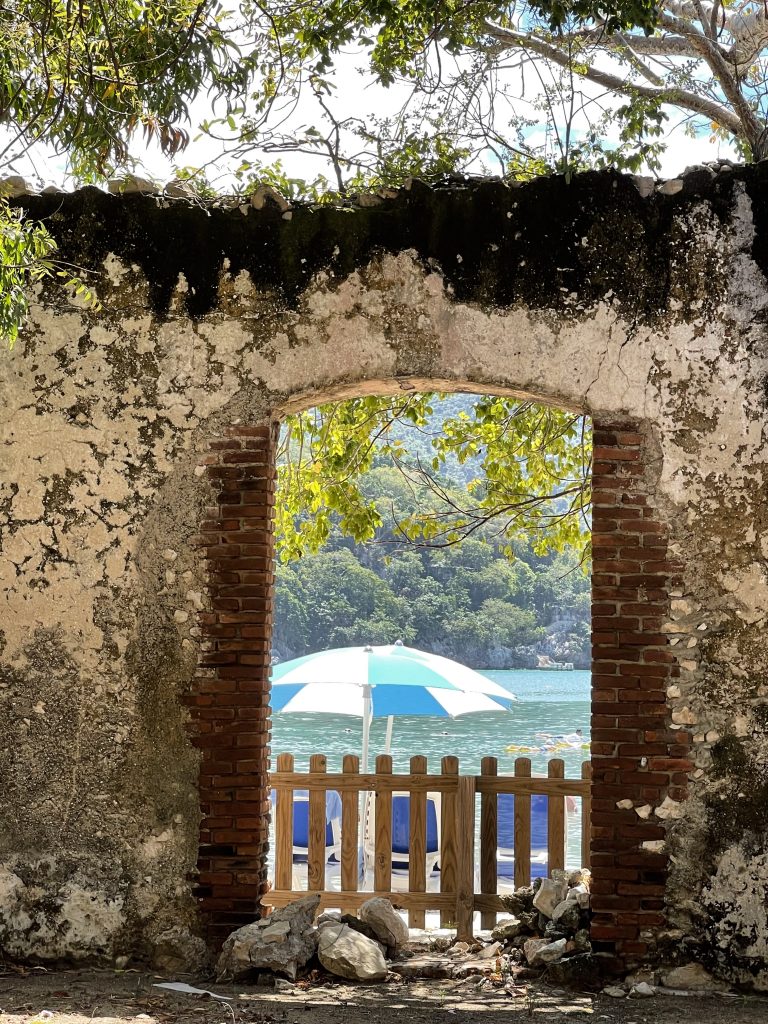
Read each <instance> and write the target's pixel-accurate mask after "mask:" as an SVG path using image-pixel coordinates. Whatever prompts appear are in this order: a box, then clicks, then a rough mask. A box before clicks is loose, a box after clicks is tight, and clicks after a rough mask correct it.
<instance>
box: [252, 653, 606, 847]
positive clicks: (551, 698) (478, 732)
mask: <svg viewBox="0 0 768 1024" xmlns="http://www.w3.org/2000/svg"><path fill="white" fill-rule="evenodd" d="M482 674H483V675H485V676H487V677H488V678H489V679H493V680H494V681H495V682H497V683H499V684H500V685H501V686H503V687H505V688H506V689H508V690H510V691H511V692H512V693H514V694H515V696H516V697H517V698H518V700H517V703H515V704H513V705H512V708H511V710H510V711H498V712H484V713H482V714H474V715H464V716H462V717H460V718H455V719H451V718H437V717H432V716H429V717H426V716H424V717H416V716H409V715H402V716H399V717H397V718H395V721H394V732H393V737H392V760H393V766H394V770H395V771H396V772H397V771H402V772H407V771H408V762H409V759H410V758H411V757H412V756H413V755H415V754H422V755H425V756H426V758H427V764H428V770H429V771H430V772H439V770H440V759H441V758H442V757H443V756H445V755H447V754H453V755H455V756H456V757H458V758H459V771H460V772H462V773H467V774H470V773H471V774H475V773H478V772H479V770H480V761H481V760H482V758H484V757H487V756H493V757H496V758H498V762H499V774H512V773H513V771H514V761H515V758H516V757H521V756H524V757H530V759H531V766H532V770H533V773H534V774H541V775H546V773H547V762H548V761H549V760H550V758H552V757H559V758H562V759H563V761H564V762H565V774H566V776H567V777H572V778H579V777H580V774H581V764H582V762H583V761H587V760H589V750H588V749H568V750H559V751H557V752H555V753H547V752H544V751H542V750H541V749H540V748H541V747H542V745H543V744H544V742H545V740H544V738H543V737H542V734H550V735H563V734H568V733H572V732H574V731H575V730H576V729H582V730H583V734H584V742H585V744H586V743H588V742H589V711H590V692H589V691H590V673H589V672H588V671H554V672H553V671H548V670H546V669H538V670H512V671H490V670H489V671H487V672H483V673H482ZM385 729H386V719H383V718H382V719H374V720H373V724H372V727H371V758H370V765H371V770H372V769H373V763H374V758H375V756H376V754H378V753H383V752H384V737H385ZM361 734H362V721H361V719H359V718H354V717H351V716H349V715H339V714H333V713H328V714H313V715H299V714H285V713H282V712H280V713H277V714H274V715H273V718H272V755H273V762H272V763H273V764H274V757H275V756H276V755H277V754H280V753H290V754H293V756H294V758H295V766H296V771H307V770H308V767H309V756H310V754H325V755H326V757H327V759H328V771H331V772H333V771H340V770H341V761H342V757H343V756H344V754H347V753H349V754H358V755H359V754H360V745H361ZM510 745H516V746H520V747H535V748H537V749H536V751H535V752H527V751H526V752H523V751H521V752H508V751H507V749H506V748H507V747H508V746H510ZM577 803H579V804H580V801H578V802H577ZM580 811H581V808H580V807H579V808H578V810H577V812H576V813H575V814H570V815H569V818H568V833H569V839H568V866H569V867H577V866H579V834H580V820H581V814H580Z"/></svg>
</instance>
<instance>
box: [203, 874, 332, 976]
mask: <svg viewBox="0 0 768 1024" xmlns="http://www.w3.org/2000/svg"><path fill="white" fill-rule="evenodd" d="M319 905H320V896H319V895H318V894H316V893H311V894H309V895H307V896H303V897H302V898H301V899H298V900H295V901H294V902H293V903H289V904H288V906H287V907H283V908H282V909H280V910H276V911H275V912H274V913H273V914H272V915H271V916H270V917H264V918H261V920H259V921H254V922H253V924H247V925H245V927H243V928H238V929H237V931H234V932H232V934H231V935H230V936H229V937H228V938H227V939H226V940H225V942H224V946H223V948H222V951H221V956H220V957H219V960H218V963H217V964H216V978H217V980H218V981H230V980H231V981H237V980H238V979H240V978H242V977H244V976H246V975H248V974H250V973H251V972H252V971H258V970H268V971H275V972H276V973H278V974H285V975H287V976H288V978H290V980H291V981H295V980H296V976H297V974H298V972H299V968H301V967H304V966H305V965H306V964H307V963H308V962H309V960H310V959H311V958H312V957H313V956H314V954H315V950H316V948H317V934H318V933H317V930H316V929H315V928H314V926H313V921H314V918H315V914H316V912H317V908H318V906H319Z"/></svg>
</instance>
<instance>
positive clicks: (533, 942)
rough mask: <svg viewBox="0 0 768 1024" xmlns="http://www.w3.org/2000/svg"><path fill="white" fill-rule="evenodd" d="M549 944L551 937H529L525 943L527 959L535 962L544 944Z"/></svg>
mask: <svg viewBox="0 0 768 1024" xmlns="http://www.w3.org/2000/svg"><path fill="white" fill-rule="evenodd" d="M548 945H549V939H528V940H527V941H526V942H525V944H524V945H523V952H524V953H525V959H526V960H527V961H528V963H529V964H533V962H534V959H535V957H536V954H537V953H538V951H539V950H540V949H541V948H542V946H548Z"/></svg>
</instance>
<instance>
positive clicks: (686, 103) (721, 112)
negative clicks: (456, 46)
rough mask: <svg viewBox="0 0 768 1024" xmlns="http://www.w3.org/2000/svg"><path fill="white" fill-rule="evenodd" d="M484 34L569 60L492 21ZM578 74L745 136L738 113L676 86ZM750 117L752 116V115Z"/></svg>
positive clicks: (557, 60)
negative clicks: (669, 106) (676, 108)
mask: <svg viewBox="0 0 768 1024" xmlns="http://www.w3.org/2000/svg"><path fill="white" fill-rule="evenodd" d="M486 31H487V32H488V34H489V35H492V36H493V37H494V38H495V39H497V40H498V41H499V42H500V43H504V44H505V45H506V46H507V47H509V48H511V49H518V50H530V51H531V52H533V53H535V54H538V56H540V57H544V58H546V59H547V60H551V61H552V62H553V63H554V64H558V65H559V66H560V67H568V64H569V61H570V58H569V56H568V54H567V53H564V52H563V51H562V50H561V49H560V48H559V47H558V46H556V45H555V44H554V43H549V42H546V40H544V39H540V38H538V37H537V36H533V35H525V34H524V33H522V32H515V31H513V30H510V29H502V28H500V27H499V26H498V25H494V24H493V23H492V22H487V23H486ZM579 75H580V76H581V77H582V78H586V79H587V80H588V81H590V82H595V83H596V84H597V85H602V86H604V87H605V88H606V89H611V90H613V91H615V92H619V93H622V94H623V95H625V96H634V95H640V96H645V97H646V98H648V99H655V100H658V101H659V102H661V103H668V104H672V105H673V106H677V107H683V108H685V109H686V110H690V111H691V112H692V113H694V114H701V115H702V116H703V117H707V118H709V119H710V120H711V121H716V122H717V123H718V124H721V125H723V127H725V128H727V129H728V130H729V131H731V132H733V134H734V135H740V136H744V135H746V131H745V129H746V125H745V124H744V123H743V121H742V119H741V118H740V117H739V116H738V114H736V113H734V112H733V111H731V110H729V109H728V108H727V107H725V106H722V105H721V104H720V103H717V102H716V101H715V100H710V99H707V97H706V96H699V95H698V94H697V93H695V92H691V91H690V90H689V89H681V88H679V87H678V86H669V87H663V86H662V87H659V88H656V87H654V86H649V85H640V84H638V83H633V82H628V81H626V79H624V78H620V77H619V76H618V75H614V74H611V73H609V72H607V71H601V70H599V69H598V68H594V67H586V68H583V69H580V70H579ZM742 99H743V97H742ZM750 114H751V111H750ZM752 117H754V115H752Z"/></svg>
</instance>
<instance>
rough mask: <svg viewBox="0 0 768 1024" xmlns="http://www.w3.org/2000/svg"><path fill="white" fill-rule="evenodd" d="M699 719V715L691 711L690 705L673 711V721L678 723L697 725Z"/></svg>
mask: <svg viewBox="0 0 768 1024" xmlns="http://www.w3.org/2000/svg"><path fill="white" fill-rule="evenodd" d="M698 720H699V719H698V717H697V716H696V715H695V714H694V712H693V711H691V709H690V708H689V707H688V705H686V706H685V707H682V708H677V710H675V711H673V712H672V721H673V722H676V723H677V724H678V725H696V723H697V722H698Z"/></svg>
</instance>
